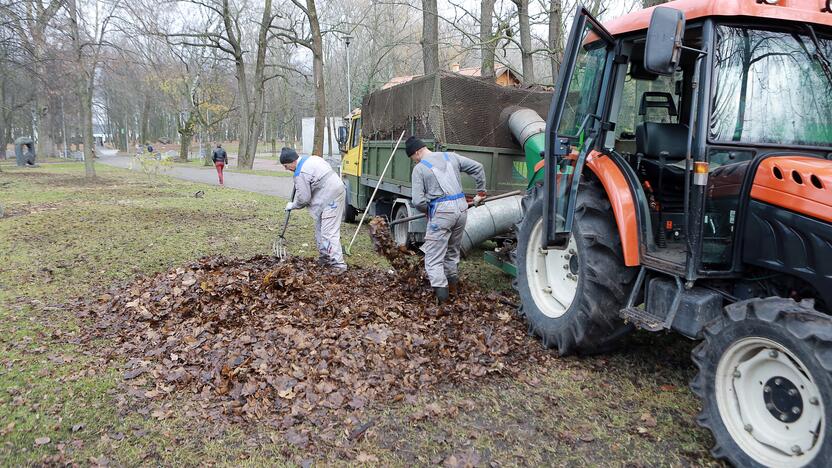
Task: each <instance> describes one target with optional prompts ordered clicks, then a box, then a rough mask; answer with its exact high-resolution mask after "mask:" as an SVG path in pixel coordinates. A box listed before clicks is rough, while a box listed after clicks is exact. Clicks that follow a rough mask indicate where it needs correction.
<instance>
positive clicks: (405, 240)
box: [393, 203, 410, 247]
mask: <svg viewBox="0 0 832 468" xmlns="http://www.w3.org/2000/svg"><path fill="white" fill-rule="evenodd" d="M408 215H409V214H408V212H407V207H406V206H405V205H404V204H403V203H399V205H398V206H397V207H396V211H395V213H394V214H393V220H394V221H395V220H397V219H404V218H407V217H408ZM409 224H410V223H399V224H397V225H395V226H393V240H394V241H395V242H396V245H404V246H408V247H409V246H410V233H409V232H408V227H409V226H408V225H409Z"/></svg>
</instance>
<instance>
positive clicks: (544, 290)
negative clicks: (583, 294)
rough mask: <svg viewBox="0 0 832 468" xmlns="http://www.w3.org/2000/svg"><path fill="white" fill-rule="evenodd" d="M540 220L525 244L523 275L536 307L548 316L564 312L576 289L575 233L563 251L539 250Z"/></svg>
mask: <svg viewBox="0 0 832 468" xmlns="http://www.w3.org/2000/svg"><path fill="white" fill-rule="evenodd" d="M542 242H543V220H540V221H538V222H537V224H535V225H534V227H533V228H532V232H531V235H530V236H529V244H528V246H527V247H526V249H527V250H526V259H527V261H526V276H527V277H528V279H529V281H528V283H529V290H530V291H531V294H532V298H533V299H534V302H535V304H537V307H538V309H540V311H541V312H542V313H543V315H545V316H547V317H549V318H559V317H561V316H563V314H565V313H566V311H567V310H568V309H569V306H570V305H572V301H573V300H574V299H575V293H576V292H577V290H578V274H579V271H578V257H577V255H578V254H577V246H576V244H575V238H574V236H572V237H570V238H569V245H568V246H567V248H566V249H564V250H555V249H548V250H544V249H541V247H540V246H541V245H542Z"/></svg>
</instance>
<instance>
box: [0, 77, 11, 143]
mask: <svg viewBox="0 0 832 468" xmlns="http://www.w3.org/2000/svg"><path fill="white" fill-rule="evenodd" d="M7 115H8V114H7V113H6V77H5V76H0V159H6V145H7V144H8V140H6V135H7V131H6V129H7V128H8V127H9V126H11V122H10V121H9V120H8V119H7V118H6V116H7Z"/></svg>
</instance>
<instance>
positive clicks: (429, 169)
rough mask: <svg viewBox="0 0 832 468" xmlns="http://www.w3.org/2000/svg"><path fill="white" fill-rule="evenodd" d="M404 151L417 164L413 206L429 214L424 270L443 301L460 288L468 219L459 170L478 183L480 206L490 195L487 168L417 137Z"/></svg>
mask: <svg viewBox="0 0 832 468" xmlns="http://www.w3.org/2000/svg"><path fill="white" fill-rule="evenodd" d="M405 150H406V151H405V152H406V153H407V156H408V157H409V158H410V159H411V160H412V161H413V162H414V163H416V165H415V166H414V167H413V172H412V173H411V176H410V180H411V187H412V188H411V195H412V196H413V200H412V203H413V206H415V207H416V209H418V210H419V211H421V212H423V213H427V221H428V226H427V232H425V243H424V244H422V252H424V253H425V272H426V273H427V274H428V278H429V279H430V285H431V287H433V293H434V295H435V296H436V301H437V302H438V303H439V304H442V303H443V302H445V301H447V300H448V297H449V295H450V293H451V292H453V293H454V294H456V292H457V288H458V287H459V272H458V271H459V269H458V265H459V257H460V248H461V246H462V235H463V232H464V231H465V221H466V220H467V219H468V213H467V210H468V202H466V201H465V194H464V193H462V177H461V175H460V172H464V173H466V174H468V175H470V176H471V177H472V178H473V179H474V181H475V182H476V184H477V196H475V197H474V205H475V206H478V205H479V204H480V203H481V202H482V201H483V200H484V199H485V197H486V196H487V194H486V192H485V169H484V168H483V166H482V164H480V163H478V162H477V161H474V160H473V159H468V158H466V157H464V156H460V155H458V154H456V153H443V152H432V151H430V150H429V149H428V148H427V147H426V146H425V144H424V143H423V142H422V140H420V139H418V138H416V137H410V138H408V139H407V141H406V142H405Z"/></svg>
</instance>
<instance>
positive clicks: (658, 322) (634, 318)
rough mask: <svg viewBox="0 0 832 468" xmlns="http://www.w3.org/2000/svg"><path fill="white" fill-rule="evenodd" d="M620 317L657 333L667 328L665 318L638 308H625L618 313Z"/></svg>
mask: <svg viewBox="0 0 832 468" xmlns="http://www.w3.org/2000/svg"><path fill="white" fill-rule="evenodd" d="M618 315H619V316H620V317H621V318H622V319H624V320H626V321H627V322H630V323H632V324H633V325H635V326H637V327H638V328H641V329H644V330H647V331H651V332H656V331H659V330H662V329H664V328H665V317H659V316H658V315H653V314H651V313H650V312H647V311H646V310H644V309H639V308H638V307H625V308H623V309H621V310H620V311H619V312H618Z"/></svg>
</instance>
